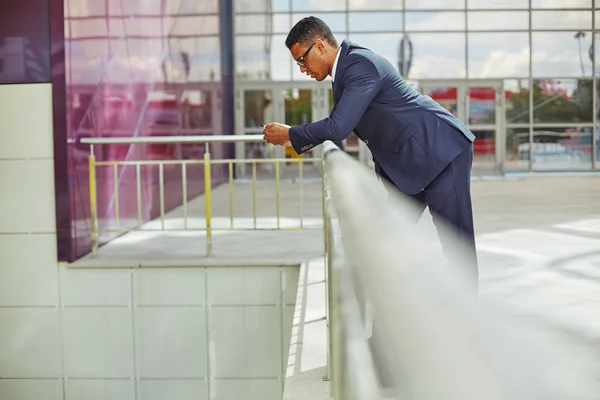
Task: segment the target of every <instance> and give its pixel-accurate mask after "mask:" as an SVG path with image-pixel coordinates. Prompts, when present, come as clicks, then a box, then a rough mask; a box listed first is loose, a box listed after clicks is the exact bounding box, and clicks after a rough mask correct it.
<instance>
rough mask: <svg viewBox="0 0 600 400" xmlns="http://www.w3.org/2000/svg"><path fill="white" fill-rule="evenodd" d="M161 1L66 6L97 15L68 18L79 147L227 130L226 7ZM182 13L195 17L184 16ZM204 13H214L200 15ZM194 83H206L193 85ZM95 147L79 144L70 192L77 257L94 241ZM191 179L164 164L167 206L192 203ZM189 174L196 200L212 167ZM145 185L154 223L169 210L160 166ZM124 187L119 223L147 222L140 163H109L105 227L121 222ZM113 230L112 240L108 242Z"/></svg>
mask: <svg viewBox="0 0 600 400" xmlns="http://www.w3.org/2000/svg"><path fill="white" fill-rule="evenodd" d="M134 3H135V4H134ZM107 4H108V8H107V7H106V5H107ZM161 4H162V3H161V2H160V1H141V2H134V1H133V0H110V1H91V0H70V1H68V2H66V3H65V9H66V12H65V14H66V15H69V16H78V17H85V16H90V15H91V16H95V17H97V18H91V19H86V20H85V21H82V20H78V19H71V18H70V17H66V18H65V35H66V40H65V49H66V50H65V55H66V60H65V67H66V68H65V69H66V82H67V93H68V99H67V104H66V108H67V113H66V114H67V116H68V118H69V122H68V125H67V126H68V132H67V137H68V139H69V140H70V141H72V142H73V143H75V144H76V143H78V141H79V140H80V139H81V138H83V137H100V136H125V137H128V136H144V135H161V136H162V135H172V134H179V133H183V134H185V133H193V134H215V133H221V132H220V128H219V124H220V121H221V116H220V115H219V112H220V111H219V110H220V108H219V107H217V106H216V104H215V103H218V102H219V98H220V94H219V93H220V82H219V79H220V45H219V36H218V34H219V31H218V23H217V16H216V15H215V14H216V12H217V11H218V8H217V6H218V3H217V1H216V0H204V1H200V2H184V3H180V2H177V1H175V2H166V3H165V4H164V5H163V6H164V8H162V7H163V6H161ZM179 4H183V5H182V7H181V10H177V8H179ZM134 5H135V7H134ZM107 10H108V11H109V12H110V15H108V16H107V15H106V14H107ZM161 12H164V13H165V15H161ZM178 12H180V13H182V14H186V16H184V17H181V16H178V15H177V13H178ZM202 13H205V14H206V13H209V14H211V15H193V14H202ZM101 22H102V24H101ZM192 82H198V85H194V86H192V85H190V83H192ZM200 82H201V83H200ZM183 87H185V89H183ZM87 150H88V149H86V148H85V146H79V145H74V146H71V147H69V155H68V156H69V160H70V167H69V168H71V170H70V171H69V174H70V176H71V177H72V181H71V183H70V185H69V193H65V194H64V195H65V196H66V197H67V198H71V199H79V200H77V201H74V202H72V203H71V204H70V207H71V210H70V212H71V215H72V216H73V219H72V220H71V221H68V226H67V227H65V228H61V229H72V230H73V232H72V234H71V237H72V238H73V239H72V249H73V250H72V254H70V255H68V257H69V259H74V258H77V257H78V256H80V255H82V254H85V253H87V252H88V251H89V246H90V243H89V232H88V231H87V230H88V229H89V199H88V198H86V194H87V193H88V188H87V180H88V171H87V167H88V161H87V156H88V154H89V153H88V151H87ZM202 153H203V145H188V144H181V145H179V144H177V145H135V146H133V145H132V146H129V145H108V146H102V147H100V148H98V150H97V153H96V157H97V160H98V161H110V160H117V161H122V160H125V159H131V160H146V159H167V160H170V159H181V158H198V157H201V156H202ZM211 153H212V156H213V157H214V158H219V157H223V155H224V146H222V145H214V146H212V147H211ZM212 172H213V176H214V177H215V179H216V180H215V182H218V181H219V180H220V179H222V178H223V176H224V175H223V174H222V172H223V170H222V168H221V167H220V166H216V167H214V168H213V171H212ZM181 175H182V174H181V168H180V167H177V166H175V165H168V166H165V168H164V178H165V190H164V193H165V198H164V209H165V210H166V211H168V210H170V209H172V208H174V207H176V206H178V205H180V204H181V202H182V181H181ZM187 176H188V179H189V180H190V181H191V182H194V184H193V185H189V187H188V192H187V193H188V196H189V197H188V199H189V198H192V197H196V196H198V195H200V194H201V191H202V188H203V187H204V185H203V182H202V180H203V176H204V175H203V170H202V167H201V166H192V165H190V166H189V168H188V169H187ZM141 184H142V187H141V210H140V212H141V217H142V222H145V221H147V220H150V219H153V218H155V217H156V216H157V215H158V212H159V211H158V210H159V209H160V206H159V202H160V200H159V188H158V169H157V168H155V167H152V166H144V167H142V168H141ZM115 187H118V188H119V193H120V195H119V204H118V210H119V218H120V224H121V225H120V227H119V228H120V229H128V228H131V227H133V225H135V224H136V222H137V217H138V209H137V189H136V170H135V168H134V167H132V166H124V167H121V168H119V169H118V170H117V174H116V175H115V174H114V171H113V170H112V169H111V168H99V169H98V171H97V193H98V203H97V204H98V216H99V226H100V228H101V229H105V228H111V227H115V224H116V210H117V207H116V205H115V197H114V193H115V192H114V188H115ZM82 196H83V197H82ZM62 217H64V216H59V218H62ZM113 236H114V235H113ZM113 236H111V235H107V236H103V237H102V238H101V241H102V242H105V241H106V240H110V239H111V238H112V237H113Z"/></svg>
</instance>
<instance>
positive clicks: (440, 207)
mask: <svg viewBox="0 0 600 400" xmlns="http://www.w3.org/2000/svg"><path fill="white" fill-rule="evenodd" d="M472 164H473V147H472V145H471V146H470V147H469V148H467V149H466V150H465V151H463V152H462V153H461V154H459V155H458V156H457V157H456V158H455V159H454V160H453V161H452V162H451V163H450V164H449V165H448V166H447V167H446V168H445V169H444V170H443V171H442V172H441V173H440V174H439V175H438V176H437V177H436V178H435V179H434V180H433V181H432V182H431V183H430V184H429V185H428V186H427V187H426V188H425V189H424V190H423V191H422V192H420V193H417V194H416V195H410V196H409V195H407V196H409V197H410V198H412V200H414V201H415V202H416V204H417V206H418V209H419V210H420V213H418V214H417V215H416V218H415V221H414V223H415V224H416V223H417V222H418V221H419V219H420V217H421V215H422V213H423V211H424V210H425V207H429V210H430V211H431V215H432V218H433V222H434V224H435V225H436V227H437V229H438V236H439V239H440V242H441V244H442V248H443V251H444V256H445V257H446V259H447V260H448V264H449V267H450V268H461V269H463V272H465V273H466V276H467V277H468V279H469V282H468V284H469V285H468V287H469V288H470V289H471V291H472V293H471V294H472V295H474V296H475V297H476V296H477V291H478V280H479V274H478V262H477V252H476V246H475V230H474V224H473V211H472V206H471V167H472ZM380 174H381V176H382V178H384V179H386V180H388V182H389V178H388V177H387V175H386V174H385V172H384V171H380ZM442 223H443V224H445V225H446V228H450V229H448V230H446V231H444V230H441V229H440V225H441V224H442ZM449 236H458V238H459V240H461V241H462V242H463V244H464V245H465V248H463V249H457V248H456V246H455V245H454V244H455V243H454V242H453V241H451V238H450V237H449ZM465 249H466V253H467V254H465ZM369 342H370V347H371V351H372V352H373V356H374V362H375V366H376V368H377V370H378V374H379V377H380V379H381V384H382V386H383V387H391V386H392V385H393V383H395V382H397V378H398V377H395V378H396V379H394V377H392V375H391V374H392V372H393V371H389V369H388V368H387V367H386V366H385V365H382V362H383V360H385V354H386V348H385V340H384V338H382V337H380V332H379V330H378V329H377V321H375V320H374V321H373V333H372V336H371V338H370V340H369Z"/></svg>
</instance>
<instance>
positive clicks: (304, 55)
mask: <svg viewBox="0 0 600 400" xmlns="http://www.w3.org/2000/svg"><path fill="white" fill-rule="evenodd" d="M314 45H315V43H313V44H311V45H310V46H309V47H308V49H307V50H306V51H305V52H304V54H302V55H301V56H300V57H299V58H298V59H297V60H296V64H298V65H299V66H301V67H304V68H306V64H305V63H304V57H306V56H307V55H308V52H309V51H310V49H312V48H313V46H314Z"/></svg>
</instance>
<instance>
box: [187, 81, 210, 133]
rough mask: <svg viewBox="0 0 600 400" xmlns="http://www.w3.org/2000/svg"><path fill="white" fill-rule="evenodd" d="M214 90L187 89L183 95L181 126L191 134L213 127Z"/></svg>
mask: <svg viewBox="0 0 600 400" xmlns="http://www.w3.org/2000/svg"><path fill="white" fill-rule="evenodd" d="M213 101H214V99H213V92H212V91H210V90H186V91H184V92H183V95H182V96H181V120H182V121H181V128H182V129H183V130H184V131H185V132H187V133H191V134H199V133H201V132H202V130H205V129H210V128H212V127H213Z"/></svg>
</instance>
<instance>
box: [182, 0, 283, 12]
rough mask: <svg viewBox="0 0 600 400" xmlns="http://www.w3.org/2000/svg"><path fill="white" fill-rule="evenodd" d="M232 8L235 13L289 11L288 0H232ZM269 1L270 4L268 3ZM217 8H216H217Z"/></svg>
mask: <svg viewBox="0 0 600 400" xmlns="http://www.w3.org/2000/svg"><path fill="white" fill-rule="evenodd" d="M234 1H235V3H234V8H235V12H237V13H248V12H264V13H266V12H281V11H290V2H289V0H262V1H256V0H234ZM205 2H206V0H202V1H191V2H189V1H188V2H187V3H195V4H198V3H200V4H201V3H205ZM269 2H271V4H269ZM217 10H218V9H217Z"/></svg>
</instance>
